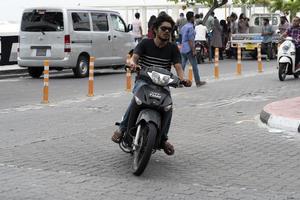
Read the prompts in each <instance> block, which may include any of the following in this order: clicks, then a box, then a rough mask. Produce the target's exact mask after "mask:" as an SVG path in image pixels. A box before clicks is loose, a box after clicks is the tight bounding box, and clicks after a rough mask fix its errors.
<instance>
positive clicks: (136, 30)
mask: <svg viewBox="0 0 300 200" xmlns="http://www.w3.org/2000/svg"><path fill="white" fill-rule="evenodd" d="M134 16H135V19H134V20H133V22H132V34H133V36H134V40H135V42H140V41H141V40H142V37H143V30H142V22H141V21H140V13H138V12H137V13H135V15H134Z"/></svg>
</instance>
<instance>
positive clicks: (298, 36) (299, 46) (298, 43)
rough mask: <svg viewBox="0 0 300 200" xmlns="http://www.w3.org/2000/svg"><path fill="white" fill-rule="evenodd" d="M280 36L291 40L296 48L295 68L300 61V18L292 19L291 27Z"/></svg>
mask: <svg viewBox="0 0 300 200" xmlns="http://www.w3.org/2000/svg"><path fill="white" fill-rule="evenodd" d="M282 36H283V37H292V38H293V40H294V43H295V47H296V61H295V64H296V65H295V66H297V65H298V63H299V60H300V17H294V19H293V22H292V26H291V27H290V28H288V29H287V31H286V32H285V33H284V34H283V35H282ZM296 68H297V67H296Z"/></svg>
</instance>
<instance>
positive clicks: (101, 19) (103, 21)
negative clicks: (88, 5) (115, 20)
mask: <svg viewBox="0 0 300 200" xmlns="http://www.w3.org/2000/svg"><path fill="white" fill-rule="evenodd" d="M92 22H93V30H94V31H108V20H107V14H105V13H92Z"/></svg>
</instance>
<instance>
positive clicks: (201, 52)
mask: <svg viewBox="0 0 300 200" xmlns="http://www.w3.org/2000/svg"><path fill="white" fill-rule="evenodd" d="M195 50H196V58H197V63H198V64H200V63H204V59H206V58H208V46H207V43H206V41H200V40H196V41H195Z"/></svg>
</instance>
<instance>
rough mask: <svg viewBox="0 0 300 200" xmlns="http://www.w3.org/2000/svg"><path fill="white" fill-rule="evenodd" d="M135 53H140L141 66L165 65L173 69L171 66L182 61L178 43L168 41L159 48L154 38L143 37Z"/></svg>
mask: <svg viewBox="0 0 300 200" xmlns="http://www.w3.org/2000/svg"><path fill="white" fill-rule="evenodd" d="M133 53H135V54H137V55H139V56H140V58H139V65H140V66H141V67H151V66H156V67H163V68H166V69H168V70H169V71H170V70H171V66H172V65H174V64H177V63H181V55H180V52H179V50H178V47H177V46H176V44H173V43H170V42H169V43H168V44H167V45H166V46H164V47H162V48H159V47H157V46H156V45H155V43H154V40H153V39H143V40H142V41H141V42H140V43H139V44H138V45H137V46H136V47H135V49H134V52H133Z"/></svg>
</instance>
